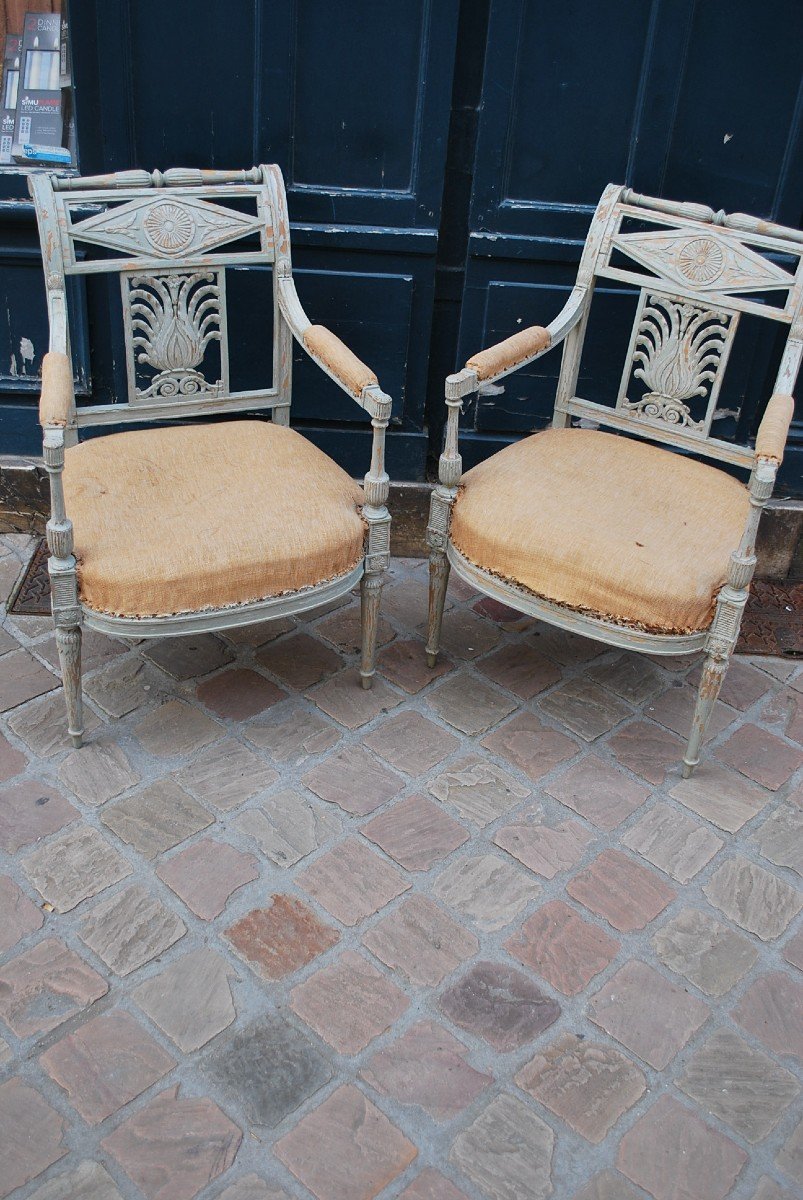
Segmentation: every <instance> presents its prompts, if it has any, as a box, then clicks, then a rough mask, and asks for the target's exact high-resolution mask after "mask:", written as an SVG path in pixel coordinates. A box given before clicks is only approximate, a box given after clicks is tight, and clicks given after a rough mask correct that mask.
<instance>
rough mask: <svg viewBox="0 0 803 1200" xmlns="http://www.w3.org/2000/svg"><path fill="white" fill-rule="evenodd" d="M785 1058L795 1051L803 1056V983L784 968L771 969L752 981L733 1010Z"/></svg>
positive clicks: (744, 1027) (747, 1028)
mask: <svg viewBox="0 0 803 1200" xmlns="http://www.w3.org/2000/svg"><path fill="white" fill-rule="evenodd" d="M731 1015H732V1017H733V1019H734V1021H737V1022H738V1024H739V1025H741V1026H742V1028H743V1029H746V1030H747V1032H748V1033H752V1034H754V1035H755V1036H756V1037H757V1038H759V1039H760V1040H761V1041H762V1042H763V1043H764V1045H765V1046H768V1047H769V1049H770V1050H773V1051H774V1052H775V1053H776V1054H777V1055H779V1056H780V1057H781V1058H783V1057H785V1056H786V1055H787V1054H794V1055H795V1056H796V1057H797V1058H799V1059H801V1060H803V984H801V983H798V982H797V980H795V979H792V978H791V977H790V976H789V975H786V974H784V973H783V972H782V971H771V972H770V973H769V974H767V975H762V976H761V977H760V978H759V979H756V980H755V982H754V983H751V985H750V987H749V988H748V989H747V991H746V992H745V994H744V995H743V996H742V998H741V1000H740V1001H739V1003H738V1004H737V1005H736V1008H735V1009H734V1010H733V1012H732V1014H731Z"/></svg>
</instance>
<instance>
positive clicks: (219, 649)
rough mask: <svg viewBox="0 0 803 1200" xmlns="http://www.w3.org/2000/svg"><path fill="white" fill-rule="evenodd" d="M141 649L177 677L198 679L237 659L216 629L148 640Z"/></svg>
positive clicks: (157, 664) (163, 668)
mask: <svg viewBox="0 0 803 1200" xmlns="http://www.w3.org/2000/svg"><path fill="white" fill-rule="evenodd" d="M142 653H143V654H144V655H145V657H146V658H149V659H150V660H151V662H152V663H155V664H156V666H157V667H160V668H161V669H162V670H163V671H166V672H167V674H168V675H172V676H173V678H174V679H195V678H197V677H198V676H199V675H208V674H209V672H210V671H216V670H217V669H218V667H222V666H225V664H226V663H230V662H232V661H233V660H234V654H233V653H232V651H231V650H230V649H229V647H228V646H227V645H226V644H225V642H222V641H221V640H220V638H219V637H216V636H215V635H214V634H213V633H192V634H187V635H186V636H185V637H169V638H160V639H159V640H158V641H147V642H146V643H145V645H144V646H143V647H142Z"/></svg>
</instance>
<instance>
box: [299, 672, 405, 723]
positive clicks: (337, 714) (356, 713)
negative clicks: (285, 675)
mask: <svg viewBox="0 0 803 1200" xmlns="http://www.w3.org/2000/svg"><path fill="white" fill-rule="evenodd" d="M306 695H307V696H308V697H309V699H310V700H313V701H314V702H315V704H317V706H318V708H320V709H321V711H322V712H325V713H326V714H327V715H328V716H330V717H332V718H333V719H334V720H335V721H339V722H340V724H341V725H345V726H346V728H347V729H359V728H360V726H361V725H366V724H367V723H368V722H369V721H373V719H374V717H376V716H378V715H379V714H380V713H381V712H387V711H388V709H391V708H395V707H396V705H397V704H401V702H402V699H403V697H402V696H400V695H399V693H398V692H396V691H394V690H393V688H390V687H388V685H387V684H386V683H385V682H384V680H383V679H382V678H381V677H380V676H379V675H375V676H374V683H373V687H371V688H370V689H366V688H364V687H363V686H362V680H361V679H360V674H359V672H358V670H357V668H356V667H348V668H347V669H346V670H345V671H340V672H339V674H337V675H333V676H332V678H331V679H327V680H326V682H325V683H321V684H319V685H318V687H315V688H313V689H312V690H311V691H309V692H307V693H306Z"/></svg>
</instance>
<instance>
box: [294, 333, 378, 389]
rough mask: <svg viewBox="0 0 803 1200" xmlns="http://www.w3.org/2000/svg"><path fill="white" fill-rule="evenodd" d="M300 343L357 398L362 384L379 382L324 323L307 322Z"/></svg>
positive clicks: (375, 385) (373, 385)
mask: <svg viewBox="0 0 803 1200" xmlns="http://www.w3.org/2000/svg"><path fill="white" fill-rule="evenodd" d="M303 345H304V349H305V350H306V351H307V353H308V354H309V355H310V357H311V358H314V359H315V360H316V362H319V363H320V364H321V365H322V366H324V367H325V368H326V370H327V371H328V372H329V374H330V375H334V376H335V378H336V379H337V381H338V382H339V383H340V384H341V385H342V387H344V388H345V389H346V390H347V391H349V392H351V393H352V395H353V396H355V397H357V399H359V398H360V396H361V395H362V393H363V389H364V388H367V387H378V386H379V380H378V379H377V377H376V374H375V373H374V372H373V371H372V370H371V368H370V367H367V366H366V365H365V363H364V362H362V361H361V360H360V359H359V358H357V355H356V354H354V353H353V351H351V350H349V348H348V346H347V345H346V344H345V342H342V341H341V340H340V338H339V337H338V336H337V334H336V333H332V331H331V329H327V328H326V326H325V325H308V326H307V328H306V329H305V330H304V335H303Z"/></svg>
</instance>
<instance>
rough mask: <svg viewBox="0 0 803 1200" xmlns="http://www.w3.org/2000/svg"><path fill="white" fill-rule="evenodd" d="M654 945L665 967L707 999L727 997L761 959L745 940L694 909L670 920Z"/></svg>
mask: <svg viewBox="0 0 803 1200" xmlns="http://www.w3.org/2000/svg"><path fill="white" fill-rule="evenodd" d="M652 942H653V946H654V947H655V953H656V954H657V955H658V957H659V958H660V960H661V962H662V963H663V964H664V966H666V967H669V969H670V971H676V972H677V974H678V975H682V976H683V977H684V978H685V979H688V980H689V981H690V982H691V983H693V984H694V985H695V986H696V987H698V988H699V989H700V991H702V992H705V993H706V995H708V996H724V995H725V993H726V992H729V991H730V989H731V988H732V987H735V985H736V984H737V983H738V982H739V980H740V979H742V978H743V977H744V976H745V975H746V974H747V972H748V971H749V970H750V969H751V968H752V966H753V964H754V963H755V961H756V959H757V958H758V951H757V950H756V948H755V947H754V946H753V944H752V943H751V942H749V941H748V940H747V938H746V937H743V936H742V935H741V934H740V933H737V932H736V930H735V929H730V928H729V926H727V925H723V924H721V923H720V922H719V921H715V920H714V918H713V917H712V916H710V915H709V914H708V913H706V912H700V911H699V910H697V909H694V908H685V909H683V911H682V912H679V913H678V914H677V916H675V917H673V918H672V920H671V921H667V923H666V925H664V926H663V927H662V928H661V929H659V930H658V932H657V933H656V934H655V935H654V937H653V939H652Z"/></svg>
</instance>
